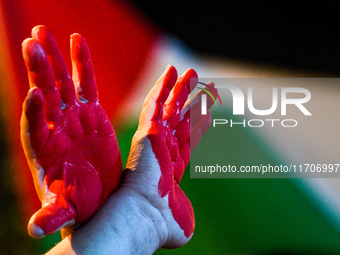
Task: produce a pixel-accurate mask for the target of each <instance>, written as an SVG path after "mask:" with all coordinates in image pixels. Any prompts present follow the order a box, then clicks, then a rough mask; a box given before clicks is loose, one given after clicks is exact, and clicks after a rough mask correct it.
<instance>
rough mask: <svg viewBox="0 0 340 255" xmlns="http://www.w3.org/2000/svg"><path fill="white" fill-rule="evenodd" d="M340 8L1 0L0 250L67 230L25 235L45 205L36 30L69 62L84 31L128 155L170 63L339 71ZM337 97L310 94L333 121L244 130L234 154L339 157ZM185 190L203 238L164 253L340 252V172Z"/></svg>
mask: <svg viewBox="0 0 340 255" xmlns="http://www.w3.org/2000/svg"><path fill="white" fill-rule="evenodd" d="M338 9H339V5H338V4H336V2H335V1H334V2H332V3H331V2H328V3H321V2H314V3H308V5H307V4H306V3H304V4H297V3H295V2H292V1H276V2H275V3H266V4H264V3H261V2H252V3H249V2H248V1H237V2H224V3H221V2H220V1H219V2H217V1H192V0H189V1H178V0H177V1H176V0H172V1H171V0H167V1H143V2H142V1H131V0H130V1H113V0H99V1H80V0H75V1H66V0H59V1H56V0H51V1H43V0H36V1H24V0H2V1H1V2H0V149H1V150H0V152H1V153H0V187H1V188H0V190H1V191H0V247H1V248H0V253H1V254H41V253H44V252H46V251H47V250H49V249H50V248H51V247H53V246H54V244H55V243H57V242H59V241H60V235H59V234H55V235H52V236H48V237H45V238H43V239H39V240H37V239H33V238H31V237H29V236H28V234H27V231H26V225H27V222H28V220H29V218H30V216H31V215H32V214H33V213H34V212H35V211H36V210H37V209H38V208H39V207H40V202H39V200H38V197H37V195H36V194H35V191H34V186H33V182H32V177H31V174H30V171H29V168H28V165H27V163H26V160H25V158H24V154H23V151H22V147H21V144H20V137H19V122H20V115H21V105H22V102H23V101H24V98H25V96H26V93H27V91H28V88H29V85H28V79H27V74H26V70H25V66H24V62H23V60H22V56H21V42H22V41H23V40H24V39H25V38H27V37H30V31H31V29H32V28H33V27H34V26H36V25H40V24H44V25H46V26H47V27H48V28H49V29H50V30H51V31H52V33H53V34H54V36H55V38H56V40H57V42H58V45H59V48H60V50H61V51H62V53H63V54H64V57H65V59H66V60H67V63H68V65H69V67H71V64H70V60H69V36H70V35H71V34H72V33H74V32H77V33H80V34H82V35H83V36H84V37H85V38H86V40H87V42H88V44H89V46H90V49H91V56H92V60H93V64H94V68H95V73H96V80H97V84H98V90H99V95H100V101H101V104H102V106H103V107H104V109H105V110H106V112H107V113H108V115H109V117H110V118H111V119H112V123H113V125H114V128H115V130H116V133H117V136H118V141H119V144H120V148H121V151H122V156H123V160H126V158H127V154H128V151H129V147H130V141H131V137H132V136H133V134H134V132H135V130H136V127H137V121H138V119H137V118H138V114H139V111H140V109H141V104H142V101H143V100H144V98H145V95H146V94H147V92H148V91H149V89H150V88H151V87H152V86H153V84H154V83H155V81H156V80H157V79H158V77H159V76H160V74H161V73H162V72H163V71H164V69H165V68H166V66H167V65H168V64H171V65H173V66H175V67H176V68H177V70H178V73H179V74H181V73H183V72H184V71H185V70H186V69H187V68H189V67H190V68H193V69H195V70H196V71H197V72H198V75H199V77H202V78H217V77H220V78H227V77H229V78H231V77H233V78H257V77H261V78H266V77H270V78H273V77H275V78H287V77H289V78H298V77H338V76H339V74H340V64H339V61H338V59H339V54H340V47H339V40H338V33H339V29H338V27H339V24H340V23H339V15H338ZM338 96H340V88H339V86H338V85H337V84H331V85H327V86H323V87H322V88H318V89H316V90H315V93H314V92H313V94H312V99H311V101H312V100H313V99H314V98H315V99H317V100H315V102H317V103H315V104H314V105H315V106H313V107H315V108H313V109H315V111H317V109H318V108H317V107H318V106H320V109H324V108H322V107H321V106H322V105H326V104H327V105H329V106H330V108H329V109H326V110H328V111H327V114H326V112H325V114H324V118H325V121H326V122H327V123H329V125H328V126H327V127H324V126H322V125H321V126H320V125H317V123H318V122H320V120H318V119H315V122H316V123H315V125H313V126H311V127H310V128H309V129H308V131H309V132H307V133H306V132H303V134H297V136H296V137H285V136H284V134H281V133H275V132H274V133H270V134H267V133H262V134H259V133H255V132H252V131H250V130H246V129H243V128H235V129H232V130H230V132H228V133H227V134H226V136H227V137H228V140H229V143H228V146H226V148H225V153H226V156H227V157H230V159H231V162H233V163H235V164H236V163H242V164H244V165H246V164H247V162H252V163H253V162H263V161H265V162H271V163H272V164H273V165H275V164H276V165H279V164H281V163H287V164H288V163H289V164H290V163H291V162H290V160H292V159H293V158H294V159H301V160H304V163H306V162H311V160H314V159H315V158H317V159H319V160H329V159H330V158H331V159H332V160H335V161H336V160H337V159H338V158H337V155H338V154H339V146H337V144H340V143H339V134H338V132H337V127H339V126H340V123H339V120H340V116H339V114H340V111H339V110H338V109H340V108H339V107H340V105H339V104H340V103H338V100H337V97H338ZM322 114H323V112H321V113H320V115H322ZM323 121H324V120H323ZM305 131H307V130H305ZM306 134H307V135H306ZM208 135H209V134H207V136H208ZM277 137H281V138H282V139H275V138H277ZM286 138H287V139H286ZM329 144H331V146H329ZM311 148H313V150H311ZM326 163H327V162H326ZM338 163H339V162H338ZM181 187H182V188H183V190H184V191H185V192H186V194H187V196H188V197H189V198H190V199H191V201H192V204H193V207H194V210H195V216H196V230H195V233H194V236H193V238H192V240H191V241H190V242H189V243H188V244H187V245H185V246H184V247H182V248H180V249H176V250H165V249H161V250H159V251H157V252H156V254H340V241H339V240H340V205H339V196H340V183H339V181H338V179H330V180H327V179H191V178H190V174H189V172H188V171H186V173H185V175H184V177H183V179H182V183H181Z"/></svg>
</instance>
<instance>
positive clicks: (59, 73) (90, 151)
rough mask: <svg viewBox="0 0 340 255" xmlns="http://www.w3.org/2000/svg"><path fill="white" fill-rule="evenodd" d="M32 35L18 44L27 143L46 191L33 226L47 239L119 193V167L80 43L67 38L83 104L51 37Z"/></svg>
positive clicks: (42, 30) (78, 39) (36, 31)
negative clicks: (25, 78) (24, 75)
mask: <svg viewBox="0 0 340 255" xmlns="http://www.w3.org/2000/svg"><path fill="white" fill-rule="evenodd" d="M32 34H33V37H34V38H30V39H27V40H25V42H24V44H23V56H24V59H25V63H26V66H27V69H28V74H29V78H30V82H31V86H32V87H33V88H32V89H31V90H30V92H29V96H28V99H27V101H26V104H25V114H26V118H27V121H28V126H29V132H30V137H29V138H30V143H31V146H32V148H33V151H34V152H35V155H36V159H37V162H38V164H39V166H40V167H41V168H42V169H43V170H44V185H46V186H47V188H48V193H47V194H43V195H44V198H43V199H42V202H43V206H44V207H43V208H42V209H40V210H39V211H38V213H37V214H36V215H35V217H34V220H33V223H34V224H35V225H37V226H38V227H40V228H41V229H42V230H43V231H44V234H49V233H52V232H54V231H55V230H57V229H59V228H60V227H61V226H63V225H64V224H65V223H67V222H68V221H71V220H74V223H73V225H72V226H74V225H78V224H81V223H84V222H86V221H87V220H88V219H89V218H90V217H91V216H92V215H93V214H94V213H95V212H96V211H97V210H98V209H99V208H100V207H101V206H102V205H103V203H104V202H105V201H106V199H107V197H108V196H109V195H110V194H111V193H112V192H113V191H114V190H116V189H117V188H118V186H119V184H120V180H121V176H122V162H121V157H120V152H119V147H118V143H117V139H116V136H115V133H114V130H113V127H112V125H111V122H110V120H109V118H108V116H107V115H106V113H105V111H104V109H103V108H102V107H101V106H100V104H99V102H98V94H97V88H96V83H95V79H94V72H93V68H92V63H91V59H90V53H89V49H88V46H87V44H86V41H85V40H84V38H82V37H81V36H80V35H78V34H76V35H73V36H72V47H71V56H72V62H73V64H74V66H75V68H76V70H77V73H78V75H77V76H78V77H75V79H76V80H79V84H80V86H81V88H82V93H81V96H84V97H85V99H87V100H88V101H87V103H82V102H79V101H78V100H77V99H76V94H75V90H74V85H73V82H72V80H71V78H70V75H69V73H68V70H67V66H66V64H65V62H64V60H63V57H62V55H61V53H60V52H59V50H58V49H57V46H56V44H55V41H54V38H53V36H52V34H51V33H50V32H49V31H48V30H47V29H46V28H45V27H38V28H35V29H34V30H33V33H32ZM45 52H46V54H45ZM35 86H36V87H35ZM57 86H58V88H57ZM61 99H63V103H64V104H65V106H64V107H63V108H61V105H62V102H61ZM33 231H34V230H33ZM31 234H33V235H37V233H31Z"/></svg>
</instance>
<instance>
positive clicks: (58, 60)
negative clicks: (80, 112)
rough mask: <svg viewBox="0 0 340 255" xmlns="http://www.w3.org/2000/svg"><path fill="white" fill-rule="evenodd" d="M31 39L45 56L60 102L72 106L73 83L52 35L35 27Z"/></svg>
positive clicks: (43, 27) (41, 28)
mask: <svg viewBox="0 0 340 255" xmlns="http://www.w3.org/2000/svg"><path fill="white" fill-rule="evenodd" d="M32 37H33V38H34V39H36V40H37V41H38V42H39V43H40V45H41V46H42V48H43V49H44V51H45V53H46V55H47V58H48V60H49V62H50V64H51V66H52V69H53V71H54V75H55V79H56V84H57V87H58V89H59V91H60V94H61V98H62V100H63V101H64V102H65V103H66V104H67V105H70V104H73V103H74V102H75V99H76V95H75V91H74V85H73V81H72V78H71V76H70V73H69V71H68V68H67V65H66V62H65V60H64V58H63V56H62V54H61V52H60V50H59V48H58V46H57V43H56V41H55V39H54V37H53V35H52V33H51V32H50V31H49V30H48V29H47V28H46V27H45V26H36V27H34V28H33V29H32Z"/></svg>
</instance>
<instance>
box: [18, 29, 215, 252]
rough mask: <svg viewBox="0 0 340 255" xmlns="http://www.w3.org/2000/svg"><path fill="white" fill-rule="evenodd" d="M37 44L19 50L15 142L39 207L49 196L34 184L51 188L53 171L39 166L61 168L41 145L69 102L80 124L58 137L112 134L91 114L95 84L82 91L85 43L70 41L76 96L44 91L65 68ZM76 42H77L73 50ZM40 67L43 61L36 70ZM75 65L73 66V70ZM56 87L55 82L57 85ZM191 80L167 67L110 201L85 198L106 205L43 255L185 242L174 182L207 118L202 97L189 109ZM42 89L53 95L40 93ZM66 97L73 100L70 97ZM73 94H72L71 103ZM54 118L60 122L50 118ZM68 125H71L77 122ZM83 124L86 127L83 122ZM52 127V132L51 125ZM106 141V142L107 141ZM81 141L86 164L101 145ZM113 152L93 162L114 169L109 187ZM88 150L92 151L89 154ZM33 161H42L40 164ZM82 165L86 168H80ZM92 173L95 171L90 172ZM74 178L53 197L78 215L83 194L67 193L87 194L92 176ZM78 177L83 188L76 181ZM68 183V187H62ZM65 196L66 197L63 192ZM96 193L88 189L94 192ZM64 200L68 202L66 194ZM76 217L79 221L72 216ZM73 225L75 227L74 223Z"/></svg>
mask: <svg viewBox="0 0 340 255" xmlns="http://www.w3.org/2000/svg"><path fill="white" fill-rule="evenodd" d="M36 29H38V30H42V29H44V31H45V30H46V31H47V32H45V33H50V32H48V30H47V29H46V28H45V27H41V26H40V27H36V28H34V29H33V33H32V34H33V38H34V34H35V32H34V31H36ZM38 41H39V40H38ZM38 41H37V40H36V39H26V40H25V41H24V43H23V56H24V59H25V62H26V66H27V69H28V73H29V78H30V84H31V87H32V88H31V89H30V91H29V94H28V97H27V99H26V101H25V103H24V109H23V118H22V130H23V131H22V140H23V144H24V149H25V153H26V156H27V158H28V162H29V165H30V167H31V170H32V173H33V176H34V178H35V183H36V187H38V188H37V192H38V194H39V197H40V199H41V200H42V203H43V206H44V202H45V201H46V200H47V201H50V200H51V199H50V200H48V199H49V198H48V197H47V199H46V194H47V193H48V192H45V193H44V191H43V190H41V180H43V182H42V183H43V185H44V187H45V188H46V187H47V188H49V187H51V185H49V183H51V182H48V180H50V179H53V176H49V173H51V172H52V173H53V171H48V170H47V171H46V170H45V169H44V166H45V165H43V166H42V164H41V163H40V164H39V162H45V160H46V161H49V160H50V158H52V159H54V160H57V161H58V162H59V161H60V156H57V155H55V152H56V151H58V150H55V149H54V150H50V151H48V150H47V152H46V150H45V149H44V146H45V144H46V141H48V139H49V138H50V136H51V134H53V133H54V132H55V130H58V127H59V125H58V123H59V122H58V120H59V118H67V115H66V114H65V113H64V112H65V109H67V107H68V106H67V105H68V104H69V102H74V101H76V99H75V98H78V101H76V103H75V104H76V105H77V104H79V105H81V106H79V107H80V109H78V108H76V109H77V111H76V113H77V114H78V115H77V114H75V115H76V116H77V117H78V120H79V121H71V122H70V128H60V135H64V136H65V134H68V133H67V132H68V131H69V130H70V129H72V128H73V127H74V126H75V127H79V126H80V127H82V128H81V130H83V131H82V132H83V133H82V134H88V133H86V132H89V133H90V134H92V133H93V130H96V131H97V132H96V133H97V135H98V136H100V137H106V138H107V137H112V134H114V132H113V129H112V126H111V124H109V123H110V122H109V121H106V120H107V117H106V115H105V116H104V115H103V111H102V108H100V110H97V111H92V110H91V109H92V108H91V106H92V104H94V106H92V107H100V106H98V105H99V103H98V95H97V90H96V87H95V83H91V82H90V85H89V84H88V83H87V82H86V81H87V80H90V81H92V80H94V75H93V69H92V65H90V66H88V65H86V64H88V63H89V50H88V47H87V45H86V42H85V40H84V39H83V38H82V37H81V36H80V35H78V34H75V35H73V36H72V37H71V53H72V52H73V55H72V54H71V55H72V61H73V68H74V71H73V74H74V75H73V80H74V83H75V85H76V91H77V93H75V91H74V89H71V87H72V86H71V85H73V83H72V82H71V81H69V80H68V83H61V84H59V86H58V89H50V87H52V85H51V84H52V83H53V82H54V84H55V81H54V80H55V79H56V77H58V72H60V71H59V70H60V69H64V68H66V65H65V66H64V67H60V66H57V65H58V63H64V62H60V61H59V62H58V63H54V62H53V60H51V59H50V58H48V57H46V54H47V56H48V50H49V47H50V46H51V45H50V46H44V45H42V46H40V44H39V42H40V41H39V42H38ZM75 41H76V42H77V43H74V42H75ZM84 45H86V46H84ZM44 50H45V51H44ZM56 51H57V52H58V53H54V54H58V56H59V54H60V53H59V50H56V49H54V51H53V52H56ZM45 52H46V53H45ZM74 53H76V54H74ZM77 54H78V55H77ZM60 56H61V55H60ZM75 56H79V57H78V58H77V57H75ZM60 58H61V57H60ZM82 61H83V62H82ZM41 62H43V65H42V64H41ZM79 62H80V64H78V63H79ZM37 63H38V64H37ZM36 66H38V67H39V66H43V67H44V68H38V71H39V72H41V76H42V77H44V78H39V79H38V78H37V77H40V76H38V75H36V73H37V70H36ZM46 66H47V67H46ZM84 66H86V67H84ZM75 70H78V71H75ZM32 73H34V74H32ZM53 73H54V74H53ZM66 76H67V75H66ZM89 77H90V78H89ZM92 77H93V79H92ZM82 79H85V84H86V85H84V86H82V84H84V81H82ZM56 80H57V81H58V79H56ZM40 81H41V82H40ZM52 81H53V82H52ZM197 81H198V77H197V74H196V72H195V71H194V70H192V69H188V70H187V71H186V72H185V73H184V74H183V75H182V76H180V77H177V71H176V69H175V68H174V67H172V66H168V67H167V69H166V70H165V72H164V73H163V75H162V76H161V77H160V78H159V80H158V81H157V82H156V84H155V86H154V87H153V88H152V89H151V91H150V92H149V94H148V96H147V97H146V99H145V101H144V104H143V107H142V111H141V114H140V118H139V126H138V129H137V131H136V133H135V135H134V137H133V140H132V143H131V144H132V145H131V150H130V154H129V158H128V161H127V164H126V170H125V171H124V175H123V179H122V182H121V185H120V187H119V189H118V190H116V191H115V192H114V193H113V194H112V195H111V196H106V195H103V194H101V195H100V196H99V195H98V194H97V195H96V196H95V194H94V195H88V194H87V195H88V196H95V197H96V199H99V202H98V204H101V202H102V200H101V198H107V201H106V202H105V204H104V205H103V207H101V209H100V210H99V211H98V212H97V213H96V214H95V215H94V216H93V217H92V218H91V219H90V220H89V221H87V222H86V223H85V224H83V225H82V226H80V227H78V228H76V229H75V231H74V233H72V234H70V235H68V237H67V238H65V239H64V240H63V241H62V242H61V243H59V244H58V245H57V246H56V247H55V248H54V249H52V250H51V251H50V253H49V254H151V253H152V252H154V251H155V250H157V249H158V248H160V247H166V248H176V247H180V246H182V245H184V244H185V243H187V242H188V241H189V240H190V238H191V237H192V234H193V231H194V227H195V221H194V213H193V209H192V206H191V203H190V200H189V199H188V198H187V197H186V195H185V194H184V192H183V190H182V189H181V188H180V187H179V183H180V180H181V178H182V175H183V173H184V170H185V168H186V166H187V164H188V162H189V159H190V153H191V150H192V149H193V148H194V147H195V146H196V145H197V144H198V142H199V140H200V139H201V137H202V135H203V134H204V133H205V132H206V131H207V129H208V128H209V126H210V123H211V115H210V112H209V111H208V114H207V115H205V116H202V115H200V98H201V96H200V95H201V94H202V93H203V91H201V92H199V93H198V94H197V95H196V96H195V97H194V98H193V99H192V100H191V103H190V101H187V98H188V96H189V94H190V92H191V91H192V90H193V89H194V88H195V86H196V84H197ZM46 84H49V85H46ZM77 84H80V86H79V87H77ZM54 86H55V85H54ZM213 86H214V85H213V84H212V83H211V84H209V86H208V87H206V89H208V90H209V89H211V88H212V87H213ZM47 88H49V89H50V90H49V91H52V92H49V91H47V92H44V91H45V90H47ZM79 88H81V89H79ZM55 91H58V92H59V93H60V95H61V98H62V101H61V100H60V98H58V97H57V98H56V99H54V100H49V99H50V98H49V97H50V93H52V94H53V93H57V92H55ZM69 93H71V94H72V95H69ZM57 94H58V93H57ZM73 94H74V95H75V96H74V97H73ZM44 102H45V103H44ZM46 102H47V103H46ZM62 102H64V103H66V108H64V107H63V104H62ZM212 104H213V101H212V99H208V108H210V107H211V105H212ZM77 107H78V106H77ZM82 109H83V111H82ZM89 109H90V110H89ZM95 109H99V108H95ZM62 113H64V114H63V117H60V116H59V115H60V114H62ZM56 114H57V115H58V114H59V115H58V116H57V117H55V115H56ZM103 116H104V117H103ZM190 116H191V118H190ZM72 117H73V116H72ZM91 118H95V119H96V121H94V123H95V124H97V123H98V122H100V120H102V119H103V120H104V122H101V123H105V124H104V125H99V126H100V127H103V126H104V127H105V128H104V129H98V128H94V127H98V126H96V125H95V124H93V122H92V121H91ZM75 119H76V120H77V118H75ZM83 119H85V120H86V121H84V122H82V120H83ZM51 122H52V123H53V124H54V125H51ZM64 122H65V121H64ZM64 122H63V123H64ZM79 122H80V123H81V124H82V125H80V124H79ZM87 125H89V126H87ZM106 125H107V126H106ZM51 126H52V128H51ZM78 130H79V129H78ZM108 130H110V132H108ZM111 130H112V132H111ZM91 131H92V133H91ZM76 134H77V135H79V132H76ZM107 134H109V135H108V136H107ZM46 137H47V138H46ZM86 137H88V138H89V140H88V141H87V142H86V143H81V144H77V145H78V146H79V147H78V150H81V151H82V150H84V149H85V148H86V151H87V152H88V154H86V155H88V158H91V159H92V158H97V157H98V155H97V153H98V151H97V149H96V148H98V143H99V144H100V142H104V141H102V139H99V140H96V139H93V137H92V136H88V135H86ZM77 138H78V137H77ZM72 139H74V138H73V136H72V137H71V140H72ZM76 140H78V139H76ZM42 141H44V142H42ZM58 141H59V140H58ZM190 141H191V147H190ZM33 144H34V145H33ZM56 144H58V142H57V143H56ZM105 145H106V143H105ZM115 145H116V140H112V141H111V143H109V145H108V146H106V147H104V148H105V149H106V148H107V150H106V152H105V153H109V154H106V156H105V157H99V159H100V160H99V159H98V164H100V166H101V165H104V166H110V167H107V168H108V169H111V170H113V173H110V171H111V170H110V171H108V172H107V176H110V177H107V178H112V179H110V180H113V179H115V178H116V179H115V180H118V181H117V182H118V183H119V182H120V180H121V179H120V175H119V174H117V172H119V171H116V169H119V167H118V165H119V164H120V165H119V166H121V163H120V162H119V161H118V159H117V157H118V156H117V155H119V149H118V146H117V147H116V146H115ZM82 146H84V147H82ZM99 146H101V145H99ZM92 148H93V149H94V150H91V149H92ZM111 150H112V151H111ZM37 152H38V153H37ZM38 155H43V156H42V157H41V159H39V156H38ZM62 155H64V154H62ZM79 155H80V156H79ZM77 157H79V158H82V157H83V155H82V154H76V155H72V160H74V161H75V164H73V165H74V166H82V165H81V164H79V163H82V161H81V159H79V158H77ZM114 159H116V160H114ZM119 159H120V156H119ZM63 162H64V161H63ZM96 162H97V161H96ZM117 162H119V163H117ZM62 165H63V164H62ZM64 165H65V164H64ZM32 166H33V167H32ZM85 166H87V165H86V164H85ZM96 167H98V166H97V165H96ZM96 167H94V170H95V171H97V172H98V171H99V170H100V168H99V169H97V168H96ZM112 167H113V168H112ZM79 168H81V170H82V169H84V168H86V167H84V165H83V167H79ZM37 169H38V170H40V171H37ZM105 169H106V168H105ZM81 170H75V171H81ZM86 170H87V169H86ZM115 171H116V172H115ZM73 173H74V171H64V175H63V176H65V178H66V181H64V182H63V183H61V184H59V185H60V186H58V187H59V190H61V191H62V192H61V193H60V194H61V195H60V196H61V197H63V198H65V197H67V198H69V197H70V198H72V199H73V200H72V199H71V202H70V204H71V205H72V206H74V205H73V204H74V201H76V202H78V203H79V204H80V205H79V208H83V207H84V208H85V207H87V206H88V205H86V203H87V201H83V197H82V195H83V194H82V193H80V196H79V197H77V196H78V193H72V192H73V191H74V190H76V189H75V188H74V185H75V184H76V185H78V186H76V188H78V189H80V190H85V191H87V193H92V191H93V188H92V187H90V188H89V186H88V185H87V182H86V180H87V178H90V179H92V178H93V175H91V174H92V172H91V171H86V174H85V173H84V174H81V176H79V175H78V176H73ZM87 174H90V176H87ZM110 174H112V176H114V177H112V176H111V175H110ZM68 175H70V176H68ZM83 178H84V179H85V181H83V180H82V179H83ZM68 179H72V180H74V181H73V182H67V180H68ZM39 181H40V182H39ZM52 183H53V182H52ZM65 183H68V185H65ZM37 184H38V185H37ZM100 184H101V185H102V186H103V184H102V182H98V185H100ZM39 185H40V186H39ZM82 185H83V186H82ZM39 188H40V189H39ZM102 189H103V188H102ZM65 190H67V191H68V192H69V193H67V192H65ZM96 192H97V191H96V190H95V189H94V193H96ZM66 193H67V194H69V195H65V194H66ZM111 193H112V192H111ZM111 193H109V194H111ZM109 194H108V195H109ZM65 200H66V199H65ZM53 201H55V200H52V202H51V203H52V204H53ZM51 203H50V204H51ZM82 203H83V204H82ZM84 204H85V205H84ZM69 207H70V206H69ZM43 208H44V207H43ZM67 208H68V207H67ZM97 209H99V208H97V207H96V209H95V211H97ZM95 211H94V212H95ZM57 212H58V211H57ZM94 212H93V213H94ZM62 213H63V212H62ZM77 213H78V214H79V211H77ZM90 216H91V215H90ZM78 217H79V216H78ZM87 217H88V216H87V214H86V217H84V216H82V217H81V218H82V219H83V218H86V220H87V219H88V218H87ZM32 218H33V220H32V219H31V221H30V223H29V226H28V229H29V231H30V232H31V234H32V233H33V232H34V231H35V232H34V233H38V234H39V233H40V232H39V231H40V230H39V229H38V230H35V229H34V228H35V226H33V227H32V226H31V227H30V224H31V225H32V224H35V225H36V223H35V220H34V216H33V217H32ZM68 219H69V218H68ZM75 219H77V217H76V218H75ZM49 222H50V221H48V220H46V221H45V222H44V223H45V224H47V225H48V224H49ZM66 222H68V221H66ZM76 222H77V221H76V220H75V222H71V223H68V224H69V225H68V227H74V226H75V224H76ZM77 223H78V224H79V221H78V222H77ZM39 227H40V228H41V229H42V230H43V229H46V228H48V226H47V227H45V228H42V227H41V226H39ZM62 227H63V226H62ZM43 231H44V230H43ZM44 234H47V232H44Z"/></svg>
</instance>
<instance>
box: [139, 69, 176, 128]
mask: <svg viewBox="0 0 340 255" xmlns="http://www.w3.org/2000/svg"><path fill="white" fill-rule="evenodd" d="M176 80H177V71H176V69H175V68H174V67H173V66H168V67H167V69H166V70H165V72H164V73H163V74H162V76H161V77H160V78H159V79H158V81H157V82H156V84H155V86H154V87H153V88H152V89H151V91H150V92H149V94H148V95H147V97H146V98H145V100H144V103H143V108H142V112H141V114H140V119H139V123H140V125H144V124H147V123H150V121H158V122H160V121H162V118H163V105H164V102H165V101H166V99H167V98H168V96H169V93H170V91H171V89H172V88H173V86H174V85H175V83H176Z"/></svg>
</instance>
